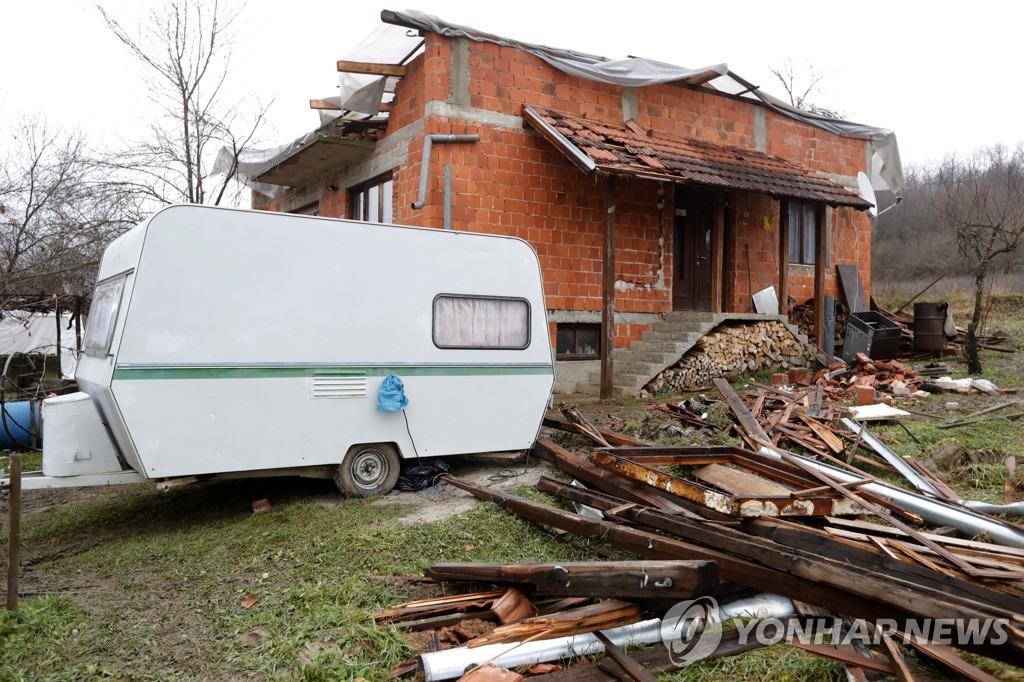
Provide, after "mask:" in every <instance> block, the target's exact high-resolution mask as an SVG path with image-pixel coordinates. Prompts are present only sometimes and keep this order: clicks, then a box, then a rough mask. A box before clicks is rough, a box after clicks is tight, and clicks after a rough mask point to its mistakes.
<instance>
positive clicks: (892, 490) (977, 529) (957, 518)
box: [760, 447, 1024, 549]
mask: <svg viewBox="0 0 1024 682" xmlns="http://www.w3.org/2000/svg"><path fill="white" fill-rule="evenodd" d="M760 453H761V454H762V455H764V456H765V457H769V458H771V459H775V460H781V459H782V457H781V456H779V454H778V453H776V452H773V451H772V450H769V449H768V448H766V447H762V448H761V450H760ZM788 454H790V455H792V456H793V457H796V458H797V459H800V460H801V461H803V462H806V463H807V464H810V465H811V466H812V467H814V468H815V469H817V470H818V471H821V472H822V473H826V474H828V475H829V476H831V477H833V478H836V479H837V480H839V481H842V482H844V483H852V482H854V481H858V480H860V478H861V477H860V476H859V475H857V474H852V473H850V472H848V471H844V470H842V469H838V468H836V467H834V466H829V465H828V464H822V463H821V462H816V461H814V460H813V459H808V458H807V457H803V456H801V455H797V454H795V453H792V452H790V453H788ZM859 489H860V490H867V491H869V492H872V493H875V494H876V495H881V496H883V497H888V498H889V499H890V500H892V501H893V502H895V503H896V504H898V505H900V506H901V507H903V508H905V509H906V510H907V511H911V512H914V513H915V514H917V515H919V516H920V517H921V518H923V519H924V520H925V521H927V522H928V523H934V524H935V525H937V526H953V527H954V528H956V529H957V530H958V531H960V532H961V533H963V534H964V536H965V537H974V536H975V535H978V534H980V533H985V534H986V535H988V538H989V540H990V541H991V542H994V543H996V544H998V545H1004V546H1006V547H1018V548H1020V549H1024V533H1022V532H1021V531H1019V530H1017V529H1016V528H1014V527H1012V526H1010V525H1008V524H1005V523H1000V522H998V521H995V520H993V519H990V518H988V517H987V516H983V515H981V514H976V513H974V512H972V511H971V510H970V509H966V508H964V507H957V506H954V505H952V504H949V503H948V502H942V501H941V500H934V499H932V498H930V497H925V496H924V495H918V494H917V493H913V492H910V491H909V490H904V489H903V488H897V487H896V486H894V485H889V484H888V483H882V482H881V481H879V482H877V483H866V484H864V485H862V486H860V487H859Z"/></svg>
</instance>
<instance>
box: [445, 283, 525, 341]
mask: <svg viewBox="0 0 1024 682" xmlns="http://www.w3.org/2000/svg"><path fill="white" fill-rule="evenodd" d="M440 298H467V299H474V300H486V301H522V302H523V303H525V304H526V342H525V344H524V345H522V346H449V345H442V344H439V343H438V342H437V313H436V310H437V300H438V299H440ZM532 323H533V307H532V306H531V305H530V301H529V300H528V299H525V298H523V297H521V296H490V295H486V294H454V293H440V294H437V295H436V296H434V299H433V300H432V301H431V302H430V341H431V343H433V344H434V347H435V348H439V349H441V350H526V349H527V348H529V347H530V344H531V343H533V324H532Z"/></svg>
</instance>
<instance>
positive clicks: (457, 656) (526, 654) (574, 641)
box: [420, 593, 796, 682]
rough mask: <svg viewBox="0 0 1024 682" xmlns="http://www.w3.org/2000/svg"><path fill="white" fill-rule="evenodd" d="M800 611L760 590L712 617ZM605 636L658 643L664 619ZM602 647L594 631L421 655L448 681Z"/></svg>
mask: <svg viewBox="0 0 1024 682" xmlns="http://www.w3.org/2000/svg"><path fill="white" fill-rule="evenodd" d="M795 612H796V609H795V608H794V606H793V602H792V601H790V600H789V599H787V598H785V597H780V596H779V595H777V594H768V593H762V594H756V595H754V596H753V597H749V598H747V599H739V600H737V601H734V602H730V603H728V604H722V605H721V606H720V607H719V608H718V613H717V614H716V615H715V616H714V617H713V618H712V621H713V622H715V623H721V622H724V621H727V620H729V619H730V618H757V619H765V618H779V619H783V618H788V617H790V616H792V615H793V614H794V613H795ZM694 625H698V627H700V628H703V627H704V625H703V624H690V625H688V627H693V626H694ZM602 632H603V633H604V635H605V636H606V637H607V638H608V639H609V640H611V642H612V644H614V645H616V646H619V647H622V646H635V645H639V644H654V643H656V642H660V641H662V640H663V638H664V635H663V619H661V618H652V619H651V620H645V621H641V622H639V623H633V624H632V625H624V626H622V627H617V628H613V629H611V630H603V631H602ZM603 652H604V645H603V644H602V643H601V642H600V641H598V639H597V637H595V636H594V635H593V634H591V633H587V634H583V635H571V636H569V637H559V638H556V639H547V640H539V641H536V642H526V643H521V642H507V643H504V644H487V645H484V646H481V647H476V648H475V649H470V648H468V647H459V648H457V649H446V650H444V651H434V652H431V653H426V654H421V655H420V661H421V662H422V663H423V674H424V678H425V679H426V681H427V682H433V681H434V680H450V679H453V678H457V677H462V676H463V675H464V674H465V673H466V670H467V669H469V668H471V667H474V666H478V665H481V664H483V663H487V662H491V663H493V664H494V665H497V666H501V667H503V668H514V667H517V666H520V665H533V664H535V663H544V662H546V661H557V660H562V659H566V658H575V657H579V656H593V655H595V654H600V653H603Z"/></svg>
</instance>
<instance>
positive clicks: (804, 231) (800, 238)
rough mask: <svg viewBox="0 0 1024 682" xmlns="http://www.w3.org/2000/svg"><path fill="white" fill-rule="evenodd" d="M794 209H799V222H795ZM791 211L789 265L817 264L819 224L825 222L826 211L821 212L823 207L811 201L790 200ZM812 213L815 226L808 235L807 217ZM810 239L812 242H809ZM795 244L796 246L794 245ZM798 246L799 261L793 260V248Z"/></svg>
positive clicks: (788, 249)
mask: <svg viewBox="0 0 1024 682" xmlns="http://www.w3.org/2000/svg"><path fill="white" fill-rule="evenodd" d="M794 208H798V209H799V211H798V212H797V213H798V215H799V221H797V222H794V220H793V212H794ZM787 210H788V211H789V216H788V220H789V244H788V246H787V256H786V258H787V259H788V263H789V264H790V265H811V266H813V265H814V264H815V261H816V260H817V252H818V237H819V234H818V232H819V230H818V227H819V224H820V223H821V222H822V221H823V220H824V215H823V214H824V211H822V210H821V205H820V204H818V203H815V202H811V201H799V200H796V199H790V200H789V202H788V209H787ZM808 213H810V214H811V215H813V216H814V225H813V226H812V227H811V229H810V232H809V233H808V227H807V223H808V220H807V215H808ZM808 237H809V238H810V241H808ZM794 242H795V244H794ZM794 245H798V248H799V252H800V253H799V257H798V259H797V260H793V247H794Z"/></svg>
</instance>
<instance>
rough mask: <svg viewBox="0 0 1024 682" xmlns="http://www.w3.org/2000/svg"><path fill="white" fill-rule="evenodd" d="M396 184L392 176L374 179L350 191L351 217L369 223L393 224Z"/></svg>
mask: <svg viewBox="0 0 1024 682" xmlns="http://www.w3.org/2000/svg"><path fill="white" fill-rule="evenodd" d="M393 193H394V183H393V182H392V179H391V174H390V173H388V174H387V175H382V176H380V177H378V178H374V179H373V180H370V181H369V182H365V183H363V184H362V185H357V186H356V187H353V188H352V189H350V190H349V206H350V207H351V210H350V211H349V217H350V218H352V219H353V220H363V221H366V222H368V223H392V222H394V216H393V215H392V205H393V202H392V199H393V198H394V194H393Z"/></svg>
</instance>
